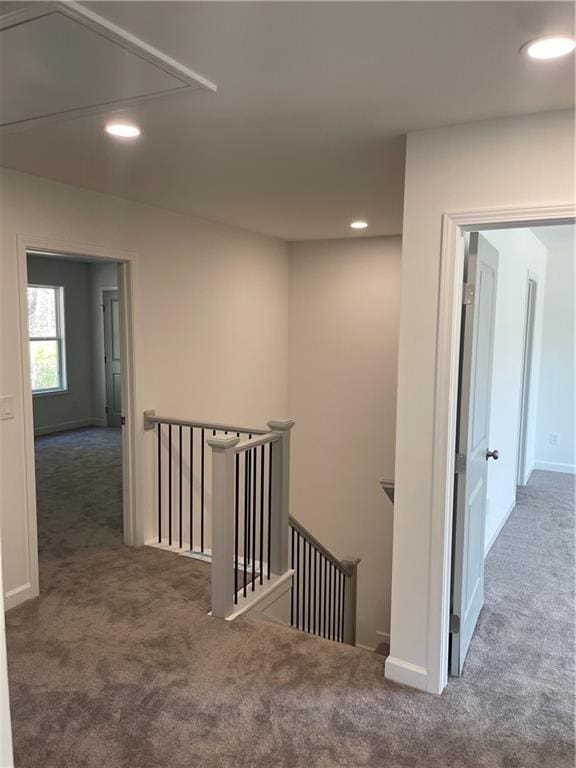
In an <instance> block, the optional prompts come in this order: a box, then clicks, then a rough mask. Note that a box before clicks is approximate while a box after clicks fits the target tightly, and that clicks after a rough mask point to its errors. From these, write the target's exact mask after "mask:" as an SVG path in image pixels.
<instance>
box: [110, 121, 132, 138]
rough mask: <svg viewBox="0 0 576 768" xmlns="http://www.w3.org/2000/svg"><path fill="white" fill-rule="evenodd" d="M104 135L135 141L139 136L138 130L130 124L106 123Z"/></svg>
mask: <svg viewBox="0 0 576 768" xmlns="http://www.w3.org/2000/svg"><path fill="white" fill-rule="evenodd" d="M106 133H109V134H110V135H111V136H116V137H117V138H119V139H135V138H136V137H137V136H140V128H138V126H137V125H132V124H131V123H108V125H107V126H106Z"/></svg>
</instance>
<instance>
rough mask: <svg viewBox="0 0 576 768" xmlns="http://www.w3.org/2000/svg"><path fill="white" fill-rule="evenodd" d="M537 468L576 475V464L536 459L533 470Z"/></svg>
mask: <svg viewBox="0 0 576 768" xmlns="http://www.w3.org/2000/svg"><path fill="white" fill-rule="evenodd" d="M535 469H541V470H543V471H544V472H565V473H566V474H567V475H576V464H562V463H560V462H554V461H535V462H534V464H533V466H532V471H533V470H535ZM530 474H531V473H530Z"/></svg>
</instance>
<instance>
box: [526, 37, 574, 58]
mask: <svg viewBox="0 0 576 768" xmlns="http://www.w3.org/2000/svg"><path fill="white" fill-rule="evenodd" d="M575 48H576V41H574V38H572V37H568V35H553V36H552V35H550V36H548V37H539V38H537V39H536V40H531V41H530V42H529V43H526V44H525V45H523V46H522V48H520V52H521V53H526V55H527V56H530V58H531V59H558V58H559V57H560V56H566V54H568V53H572V51H573V50H574V49H575Z"/></svg>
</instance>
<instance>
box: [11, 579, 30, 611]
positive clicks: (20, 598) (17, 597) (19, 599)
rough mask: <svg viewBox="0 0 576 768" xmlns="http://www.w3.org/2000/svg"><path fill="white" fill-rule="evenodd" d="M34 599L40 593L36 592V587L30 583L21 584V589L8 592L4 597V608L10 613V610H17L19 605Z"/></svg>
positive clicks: (15, 588)
mask: <svg viewBox="0 0 576 768" xmlns="http://www.w3.org/2000/svg"><path fill="white" fill-rule="evenodd" d="M33 597H38V592H36V591H35V590H34V587H33V586H32V584H30V583H28V582H27V583H26V584H21V585H20V586H19V587H14V589H10V590H8V592H6V594H5V595H4V608H5V609H6V610H7V611H9V610H10V608H16V606H17V605H20V604H21V603H25V602H26V600H31V599H32V598H33Z"/></svg>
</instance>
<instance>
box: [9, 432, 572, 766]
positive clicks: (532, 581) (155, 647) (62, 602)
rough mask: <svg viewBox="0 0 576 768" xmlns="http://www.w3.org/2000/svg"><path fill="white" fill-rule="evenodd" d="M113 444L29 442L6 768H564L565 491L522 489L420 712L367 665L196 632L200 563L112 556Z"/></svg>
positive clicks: (360, 658)
mask: <svg viewBox="0 0 576 768" xmlns="http://www.w3.org/2000/svg"><path fill="white" fill-rule="evenodd" d="M100 433H102V434H100ZM118 437H119V434H118V433H112V432H106V431H103V430H84V431H82V432H76V433H68V434H62V435H57V436H53V437H50V438H41V439H40V440H38V442H37V471H38V477H39V487H40V493H41V504H40V511H39V528H40V555H41V560H40V568H41V592H42V594H41V597H40V598H38V599H36V600H33V601H31V602H29V603H27V604H24V605H22V606H20V607H18V608H16V609H14V610H12V611H10V612H9V613H8V614H7V632H8V661H9V675H10V693H11V700H12V715H13V730H14V742H15V743H14V748H15V757H16V766H17V768H32V767H36V766H38V768H39V767H40V766H42V768H84V767H86V768H88V767H89V768H103V767H104V766H105V767H106V768H133V767H134V768H135V767H137V768H179V767H180V766H191V765H197V766H201V767H202V768H227V767H228V766H230V768H232V767H233V768H241V767H242V766H246V768H248V767H250V768H256V767H260V766H261V767H262V768H269V767H270V766H274V767H276V766H282V767H285V768H296V766H306V767H307V768H309V767H310V768H312V767H313V768H339V767H340V766H341V767H342V768H355V767H356V766H369V767H370V768H373V767H380V766H382V767H383V768H384V767H385V768H408V766H411V767H415V768H420V767H422V768H468V767H470V768H472V767H474V768H477V767H482V768H502V767H503V766H507V767H509V768H532V767H533V768H536V766H538V768H541V766H544V765H546V766H550V768H569V767H570V768H572V766H573V762H574V751H573V701H572V691H573V678H574V675H573V672H574V668H573V619H574V609H573V598H574V593H573V575H574V553H573V525H574V478H573V477H571V476H568V475H560V474H552V473H544V472H534V473H533V475H532V480H531V481H530V484H529V486H528V487H527V488H525V489H520V490H519V497H518V505H517V507H516V509H515V511H514V512H513V513H512V515H511V517H510V519H509V521H508V523H507V524H506V526H505V528H504V530H503V531H502V533H501V535H500V537H499V539H498V540H497V542H496V544H495V545H494V547H493V549H492V551H491V552H490V555H489V557H488V559H487V561H486V605H485V607H484V609H483V611H482V615H481V618H480V623H479V626H478V630H477V632H476V634H475V637H474V639H473V641H472V645H471V649H470V654H469V657H468V661H467V663H466V666H465V668H464V676H463V677H462V678H460V679H458V680H455V679H454V680H451V681H450V683H449V685H448V688H447V690H446V692H445V693H444V694H443V695H442V697H440V698H434V697H432V696H430V695H427V694H424V693H420V692H418V691H415V690H411V689H407V688H402V687H400V686H398V685H395V684H392V683H389V682H387V681H386V680H384V677H383V658H382V657H381V656H378V655H376V654H372V653H369V652H367V651H363V650H361V649H356V648H352V647H349V646H343V645H338V644H334V643H330V642H328V641H324V640H321V639H318V638H315V637H312V636H309V635H306V634H303V633H299V632H296V631H293V630H290V629H287V628H284V627H281V626H277V625H272V624H263V623H259V622H256V621H253V620H250V619H247V618H241V619H238V620H236V621H234V622H222V621H219V620H216V619H212V618H211V617H209V616H208V615H207V611H208V610H209V605H210V592H209V586H210V585H209V566H208V565H207V564H206V563H203V562H200V561H197V560H190V559H188V558H184V557H176V556H174V555H172V554H171V553H167V552H162V551H160V550H157V549H152V548H145V547H143V548H139V549H128V548H125V547H124V546H123V545H122V542H121V536H120V525H121V492H120V480H121V478H120V473H119V472H118V468H119V441H118ZM70 451H72V455H73V457H74V458H73V467H72V469H71V470H70V469H69V468H68V465H67V460H68V459H67V457H69V456H70V453H69V452H70Z"/></svg>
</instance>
